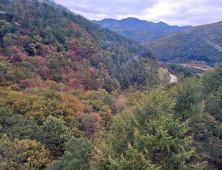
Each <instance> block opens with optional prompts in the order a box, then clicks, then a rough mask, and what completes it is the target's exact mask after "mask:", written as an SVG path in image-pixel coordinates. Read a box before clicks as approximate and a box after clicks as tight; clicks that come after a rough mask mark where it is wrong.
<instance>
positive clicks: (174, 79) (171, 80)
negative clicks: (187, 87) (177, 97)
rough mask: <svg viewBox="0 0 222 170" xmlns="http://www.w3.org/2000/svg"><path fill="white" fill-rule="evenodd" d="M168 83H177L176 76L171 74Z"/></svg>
mask: <svg viewBox="0 0 222 170" xmlns="http://www.w3.org/2000/svg"><path fill="white" fill-rule="evenodd" d="M170 77H171V78H170V83H173V82H177V78H176V76H174V75H173V74H170Z"/></svg>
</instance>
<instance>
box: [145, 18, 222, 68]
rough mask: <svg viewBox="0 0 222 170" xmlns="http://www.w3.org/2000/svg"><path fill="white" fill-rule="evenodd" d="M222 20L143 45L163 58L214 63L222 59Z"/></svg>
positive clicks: (165, 59) (164, 59)
mask: <svg viewBox="0 0 222 170" xmlns="http://www.w3.org/2000/svg"><path fill="white" fill-rule="evenodd" d="M221 35H222V22H217V23H213V24H207V25H201V26H196V27H192V28H188V29H186V30H184V31H181V32H178V33H175V34H173V35H170V36H168V37H165V38H163V39H160V40H157V41H154V42H147V43H144V44H143V45H144V46H145V47H148V48H150V49H151V50H152V51H154V52H155V53H156V54H157V55H158V56H159V58H160V59H161V60H163V61H167V60H174V59H177V60H180V61H186V60H199V61H206V62H207V63H208V64H209V65H214V64H215V63H217V62H220V61H222V39H221Z"/></svg>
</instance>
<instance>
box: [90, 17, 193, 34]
mask: <svg viewBox="0 0 222 170" xmlns="http://www.w3.org/2000/svg"><path fill="white" fill-rule="evenodd" d="M93 22H94V23H97V24H99V25H101V26H103V27H106V28H109V29H110V30H119V29H127V30H147V31H156V30H171V31H182V30H185V29H187V28H190V27H191V26H183V27H179V26H170V25H167V24H166V23H164V22H159V23H153V22H148V21H145V20H139V19H137V18H132V17H129V18H125V19H122V20H115V19H109V18H108V19H107V18H106V19H103V20H101V21H95V20H93Z"/></svg>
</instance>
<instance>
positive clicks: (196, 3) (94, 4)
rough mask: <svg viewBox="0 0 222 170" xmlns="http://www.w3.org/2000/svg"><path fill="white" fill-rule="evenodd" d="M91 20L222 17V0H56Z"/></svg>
mask: <svg viewBox="0 0 222 170" xmlns="http://www.w3.org/2000/svg"><path fill="white" fill-rule="evenodd" d="M55 2H57V3H59V4H61V5H64V6H65V7H67V8H69V9H71V10H72V11H73V12H75V13H77V14H80V15H82V16H84V17H86V18H88V19H90V20H102V19H104V18H113V19H118V20H119V19H123V18H127V17H135V18H138V19H141V20H147V21H152V22H160V21H163V22H165V23H167V24H169V25H179V26H184V25H192V26H196V25H201V24H208V23H214V22H218V21H222V0H55Z"/></svg>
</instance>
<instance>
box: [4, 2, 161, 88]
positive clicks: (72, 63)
mask: <svg viewBox="0 0 222 170" xmlns="http://www.w3.org/2000/svg"><path fill="white" fill-rule="evenodd" d="M0 10H2V11H7V14H5V15H1V39H0V44H1V61H2V62H1V64H2V67H3V68H4V69H3V70H2V73H1V75H2V76H1V77H2V78H3V79H4V78H5V79H6V81H11V82H18V83H19V84H23V85H24V86H28V87H32V86H34V85H33V83H34V82H35V81H34V80H36V81H37V82H38V81H39V80H37V79H38V78H39V79H41V80H43V81H44V82H45V80H51V81H55V82H56V83H61V84H62V85H64V86H66V88H68V89H72V88H74V89H75V88H78V87H79V86H81V85H83V86H85V87H86V88H87V89H94V90H97V89H98V88H99V87H101V88H105V89H106V90H107V91H109V92H111V91H113V90H114V89H118V88H122V89H124V88H128V87H129V86H137V87H138V88H139V86H140V85H143V86H146V87H151V86H153V85H155V84H158V81H159V80H158V79H157V78H156V76H155V74H156V73H157V71H158V70H157V67H158V64H157V61H156V57H155V56H154V55H153V54H152V53H151V52H150V51H149V50H147V49H146V48H144V47H142V46H141V45H139V44H137V43H136V42H134V41H132V40H129V39H127V38H125V37H123V36H120V35H119V34H117V33H115V32H112V31H109V30H108V29H101V28H100V26H99V25H97V24H93V23H92V22H90V21H89V20H87V19H85V18H83V17H82V16H80V15H76V14H73V13H71V12H70V11H68V10H67V9H65V8H64V7H62V6H60V5H57V4H52V3H51V2H50V3H49V2H47V1H43V2H42V3H39V2H38V1H27V2H26V1H21V2H20V1H14V2H13V3H11V1H3V3H1V9H0ZM24 73H26V74H24ZM33 73H35V74H33ZM29 79H33V81H28V80H29ZM40 84H41V83H40ZM43 84H44V83H43ZM43 86H44V85H43Z"/></svg>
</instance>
